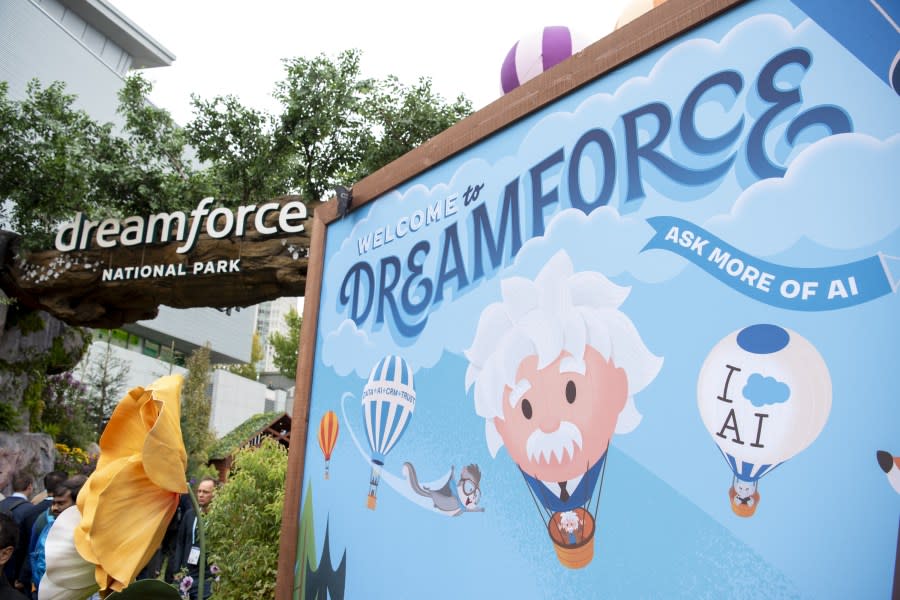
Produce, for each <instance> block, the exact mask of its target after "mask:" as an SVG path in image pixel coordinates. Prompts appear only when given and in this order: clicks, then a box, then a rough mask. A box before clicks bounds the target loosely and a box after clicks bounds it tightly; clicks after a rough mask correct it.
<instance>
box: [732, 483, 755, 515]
mask: <svg viewBox="0 0 900 600" xmlns="http://www.w3.org/2000/svg"><path fill="white" fill-rule="evenodd" d="M736 496H737V492H735V491H734V488H733V487H732V488H728V500H729V504H731V510H732V511H733V512H734V514H736V515H737V516H739V517H745V518H746V517H752V516H753V514H754V513H755V512H756V507H757V506H759V492H753V495H752V496H750V497H751V498H753V504H752V505H750V504H735V502H734V498H735V497H736Z"/></svg>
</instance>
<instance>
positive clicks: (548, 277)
mask: <svg viewBox="0 0 900 600" xmlns="http://www.w3.org/2000/svg"><path fill="white" fill-rule="evenodd" d="M500 288H501V296H502V301H501V302H495V303H493V304H490V305H488V306H487V307H486V308H485V309H484V311H483V312H482V313H481V318H480V319H479V321H478V328H477V329H476V332H475V339H474V340H473V341H472V346H471V347H470V348H469V349H468V350H466V351H465V355H466V358H467V359H468V360H469V368H468V369H467V370H466V390H469V389H470V388H472V386H474V396H475V412H476V413H477V414H478V415H479V416H481V417H484V419H485V436H486V438H487V444H488V449H489V450H490V451H491V455H492V456H496V455H497V451H498V450H499V449H500V447H501V446H502V445H503V440H502V439H501V438H500V434H499V433H498V432H497V429H496V428H495V427H494V418H496V417H499V418H501V419H502V418H503V406H502V404H501V403H502V398H503V391H504V388H505V387H509V388H510V389H512V390H513V393H512V394H510V403H511V404H512V405H513V406H515V405H516V403H518V401H519V398H520V397H521V394H520V393H518V392H516V390H517V389H518V388H517V385H518V384H519V383H520V382H517V381H516V372H517V371H518V369H519V365H520V364H521V363H522V361H523V360H525V358H527V357H529V356H533V355H534V356H537V359H538V364H537V368H538V369H542V368H544V367H546V366H547V365H549V364H550V363H552V362H553V361H555V360H556V359H557V358H559V355H560V354H562V353H563V352H568V353H569V354H570V355H571V356H572V358H571V359H569V360H567V361H565V363H566V364H564V365H562V366H563V368H564V369H565V370H570V371H578V372H581V373H584V370H585V365H584V352H585V350H586V349H587V347H591V348H594V349H595V350H597V351H598V352H599V353H600V354H601V355H603V357H604V358H606V359H607V360H612V361H613V362H614V363H615V365H616V366H617V367H620V368H621V369H623V370H624V371H625V375H626V377H627V378H628V393H629V396H628V401H627V403H626V405H625V408H624V409H623V410H622V413H621V414H620V415H619V419H618V421H617V423H616V433H628V432H629V431H632V430H633V429H634V428H635V427H637V425H638V424H639V423H640V420H641V415H640V413H638V411H637V409H636V408H635V406H634V398H633V395H634V394H636V393H637V392H640V391H641V390H642V389H644V388H645V387H646V386H647V385H648V384H649V383H650V382H651V381H653V379H654V378H655V377H656V375H657V374H658V373H659V370H660V368H661V367H662V363H663V359H662V357H659V356H656V355H654V354H653V353H651V352H650V351H649V350H648V349H647V347H646V346H645V345H644V342H643V340H641V336H640V334H639V333H638V331H637V328H635V326H634V324H633V323H632V322H631V320H630V319H629V318H628V317H627V316H626V315H625V314H624V313H623V312H621V311H620V310H619V306H621V304H622V303H623V302H624V301H625V298H627V297H628V292H629V291H630V289H631V288H628V287H622V286H619V285H616V284H614V283H613V282H611V281H610V280H609V279H607V278H606V276H604V275H602V274H601V273H598V272H595V271H581V272H578V273H575V272H574V268H573V266H572V261H571V259H570V258H569V255H568V254H567V253H566V252H565V251H564V250H560V251H559V252H557V253H556V254H555V255H554V256H553V258H551V259H550V261H549V262H547V264H546V265H545V266H544V268H543V269H541V272H540V273H538V276H537V277H536V278H535V280H534V281H531V280H529V279H526V278H524V277H511V278H509V279H504V280H503V281H502V282H501V284H500Z"/></svg>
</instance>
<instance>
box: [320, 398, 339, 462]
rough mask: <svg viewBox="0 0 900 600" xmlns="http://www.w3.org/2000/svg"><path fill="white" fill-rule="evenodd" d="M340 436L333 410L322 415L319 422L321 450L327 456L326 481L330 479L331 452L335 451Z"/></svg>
mask: <svg viewBox="0 0 900 600" xmlns="http://www.w3.org/2000/svg"><path fill="white" fill-rule="evenodd" d="M337 436H338V419H337V415H336V414H334V411H333V410H329V411H328V412H326V413H325V414H324V415H322V420H321V421H320V422H319V448H321V449H322V454H324V455H325V479H328V466H329V463H330V462H331V452H332V450H334V443H335V442H336V441H337Z"/></svg>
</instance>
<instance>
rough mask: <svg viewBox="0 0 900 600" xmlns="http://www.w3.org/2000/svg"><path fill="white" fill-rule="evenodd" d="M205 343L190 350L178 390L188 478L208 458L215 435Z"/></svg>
mask: <svg viewBox="0 0 900 600" xmlns="http://www.w3.org/2000/svg"><path fill="white" fill-rule="evenodd" d="M209 354H210V349H209V345H205V346H202V347H200V348H197V349H196V350H194V351H193V352H192V353H191V355H190V356H189V357H188V359H187V361H186V363H185V366H186V367H187V370H188V373H187V376H186V377H185V381H184V386H183V388H182V390H181V435H182V437H183V438H184V449H185V450H186V451H187V460H188V464H187V475H188V478H196V477H197V476H198V474H199V473H200V472H201V470H202V469H204V467H206V463H207V461H208V460H209V449H210V448H212V445H213V443H215V436H214V435H213V433H212V432H211V431H210V430H209V417H210V414H211V412H212V401H211V399H210V397H209V392H208V390H209V383H210V374H211V366H210V363H209Z"/></svg>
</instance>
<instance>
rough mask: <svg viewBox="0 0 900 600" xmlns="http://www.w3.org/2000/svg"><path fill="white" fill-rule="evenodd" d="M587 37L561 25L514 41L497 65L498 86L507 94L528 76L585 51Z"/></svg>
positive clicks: (529, 77)
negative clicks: (501, 61)
mask: <svg viewBox="0 0 900 600" xmlns="http://www.w3.org/2000/svg"><path fill="white" fill-rule="evenodd" d="M589 43H590V40H588V39H587V38H585V37H583V36H581V35H580V34H577V33H575V32H573V31H572V30H570V29H569V28H568V27H563V26H561V25H556V26H550V27H543V28H541V29H540V30H537V31H533V32H531V33H529V34H528V35H526V36H524V37H523V38H522V39H520V40H519V41H517V42H516V43H515V44H513V47H512V48H510V49H509V52H508V53H507V54H506V58H505V59H504V60H503V64H502V65H501V67H500V87H501V89H502V90H503V93H504V94H506V93H509V92H511V91H512V90H514V89H515V88H517V87H519V86H520V85H522V84H523V83H525V82H526V81H528V80H529V79H532V78H534V77H536V76H538V75H540V74H541V73H543V72H544V71H546V70H547V69H549V68H550V67H553V66H555V65H556V64H558V63H560V62H562V61H564V60H565V59H567V58H569V57H570V56H572V55H573V54H575V53H577V52H580V51H581V50H584V49H585V47H587V45H588V44H589Z"/></svg>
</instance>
